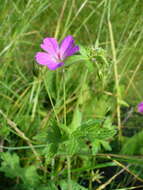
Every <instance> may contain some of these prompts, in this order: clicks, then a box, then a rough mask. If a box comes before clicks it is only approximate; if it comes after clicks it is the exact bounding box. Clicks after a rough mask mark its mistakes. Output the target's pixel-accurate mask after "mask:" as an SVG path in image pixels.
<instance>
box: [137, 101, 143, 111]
mask: <svg viewBox="0 0 143 190" xmlns="http://www.w3.org/2000/svg"><path fill="white" fill-rule="evenodd" d="M138 112H140V113H143V102H141V103H139V105H138Z"/></svg>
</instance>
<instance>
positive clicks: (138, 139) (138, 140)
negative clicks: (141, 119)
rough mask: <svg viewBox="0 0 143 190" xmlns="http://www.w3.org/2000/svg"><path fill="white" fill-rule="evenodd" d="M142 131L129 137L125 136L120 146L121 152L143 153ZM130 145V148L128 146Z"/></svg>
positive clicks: (129, 153) (128, 153)
mask: <svg viewBox="0 0 143 190" xmlns="http://www.w3.org/2000/svg"><path fill="white" fill-rule="evenodd" d="M142 145H143V131H140V132H139V133H137V134H135V135H134V136H133V137H131V138H127V139H126V140H125V142H124V145H123V147H122V150H121V153H122V154H127V155H142V154H143V147H142ZM129 147H130V148H129Z"/></svg>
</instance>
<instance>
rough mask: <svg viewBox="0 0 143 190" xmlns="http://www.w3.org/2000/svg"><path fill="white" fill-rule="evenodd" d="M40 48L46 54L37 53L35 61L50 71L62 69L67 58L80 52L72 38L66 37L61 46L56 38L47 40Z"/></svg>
mask: <svg viewBox="0 0 143 190" xmlns="http://www.w3.org/2000/svg"><path fill="white" fill-rule="evenodd" d="M40 47H41V48H42V49H43V50H44V51H45V52H38V53H36V56H35V59H36V61H37V62H38V63H39V64H40V65H45V66H47V67H48V68H49V69H50V70H55V69H57V68H58V67H61V66H62V65H64V61H65V59H66V58H67V57H69V56H71V55H73V54H75V53H76V52H78V51H79V46H77V45H75V43H74V39H73V37H72V36H67V37H65V38H64V40H63V41H62V42H61V44H60V45H58V42H57V40H56V39H55V38H45V39H44V40H43V43H42V44H41V46H40Z"/></svg>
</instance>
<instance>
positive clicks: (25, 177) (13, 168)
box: [0, 152, 40, 189]
mask: <svg viewBox="0 0 143 190" xmlns="http://www.w3.org/2000/svg"><path fill="white" fill-rule="evenodd" d="M1 159H2V163H1V167H0V171H1V172H4V173H5V175H6V176H7V177H9V178H14V179H15V178H20V180H21V181H22V182H23V184H24V186H26V187H29V189H30V187H36V186H37V185H38V184H39V182H40V176H39V175H38V173H37V168H36V167H35V166H34V165H31V166H28V167H24V168H23V167H21V166H20V161H19V157H18V155H17V154H15V153H14V154H10V153H8V152H6V153H1Z"/></svg>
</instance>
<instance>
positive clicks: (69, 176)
mask: <svg viewBox="0 0 143 190" xmlns="http://www.w3.org/2000/svg"><path fill="white" fill-rule="evenodd" d="M63 96H64V125H65V127H66V124H67V119H66V83H65V70H64V68H63ZM67 169H68V189H69V190H72V187H71V159H70V156H67Z"/></svg>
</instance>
